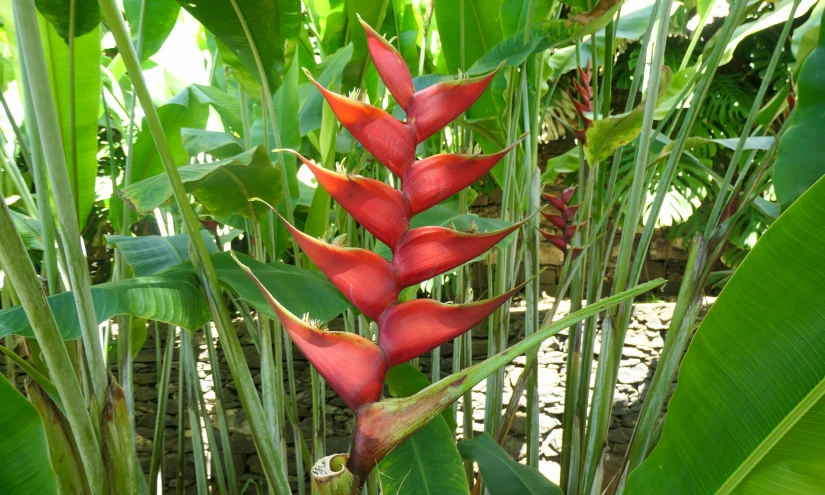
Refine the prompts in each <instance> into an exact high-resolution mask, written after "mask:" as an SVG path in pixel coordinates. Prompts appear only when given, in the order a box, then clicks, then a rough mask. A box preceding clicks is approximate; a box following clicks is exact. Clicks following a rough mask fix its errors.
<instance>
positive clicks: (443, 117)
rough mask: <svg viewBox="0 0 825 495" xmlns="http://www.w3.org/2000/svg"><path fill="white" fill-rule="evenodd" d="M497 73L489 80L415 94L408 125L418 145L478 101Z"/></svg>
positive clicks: (448, 83)
mask: <svg viewBox="0 0 825 495" xmlns="http://www.w3.org/2000/svg"><path fill="white" fill-rule="evenodd" d="M496 73H498V69H496V70H494V71H493V72H491V73H489V74H487V75H486V76H481V77H474V78H471V79H457V80H455V81H446V82H442V83H438V84H434V85H432V86H430V87H429V88H426V89H423V90H421V91H418V92H416V93H415V94H414V95H413V97H412V100H411V101H410V105H409V109H408V110H407V125H408V126H409V127H411V128H412V129H413V131H415V136H416V139H417V142H419V143H420V142H421V141H424V140H425V139H427V138H428V137H430V136H432V135H433V134H435V133H436V132H438V131H439V130H441V129H442V128H443V127H444V126H446V125H447V124H449V123H450V122H452V121H453V120H455V118H456V117H458V116H459V115H461V114H462V113H464V111H465V110H467V109H468V108H470V106H471V105H472V104H473V103H475V102H476V100H478V99H479V98H480V97H481V95H482V93H484V90H485V89H487V86H488V85H489V84H490V81H492V80H493V77H494V76H495V75H496Z"/></svg>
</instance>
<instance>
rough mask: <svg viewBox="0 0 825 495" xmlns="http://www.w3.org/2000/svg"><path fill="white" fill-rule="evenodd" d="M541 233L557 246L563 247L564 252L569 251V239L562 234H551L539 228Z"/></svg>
mask: <svg viewBox="0 0 825 495" xmlns="http://www.w3.org/2000/svg"><path fill="white" fill-rule="evenodd" d="M539 233H540V234H541V235H542V236H543V237H544V238H545V239H547V240H548V241H549V242H550V244H552V245H554V246H556V247H557V248H559V249H561V250H562V251H564V252H567V239H565V238H564V237H562V236H560V235H556V234H550V233H547V232H545V231H543V230H539Z"/></svg>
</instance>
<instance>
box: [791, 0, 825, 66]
mask: <svg viewBox="0 0 825 495" xmlns="http://www.w3.org/2000/svg"><path fill="white" fill-rule="evenodd" d="M823 10H825V3H822V2H819V3H818V4H817V5H816V7H814V9H813V10H812V11H811V16H810V17H808V20H807V21H805V22H804V23H803V24H802V25H801V26H798V27H796V28H795V29H794V30H793V35H792V36H791V53H792V54H793V56H794V57H795V58H796V67H795V68H794V73H798V72H799V68H800V67H801V66H802V64H804V63H805V59H807V58H808V55H810V54H811V52H812V51H813V50H814V48H815V47H816V45H817V44H818V43H819V26H820V25H821V24H822V11H823Z"/></svg>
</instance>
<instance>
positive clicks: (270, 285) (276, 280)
mask: <svg viewBox="0 0 825 495" xmlns="http://www.w3.org/2000/svg"><path fill="white" fill-rule="evenodd" d="M235 254H236V256H237V257H238V259H239V260H241V263H243V264H244V265H246V266H248V267H249V269H250V270H252V272H253V273H254V274H255V276H256V277H258V279H259V280H260V281H261V283H262V284H264V287H266V288H267V290H269V292H270V293H271V294H272V295H273V296H274V297H275V298H276V299H277V300H278V302H280V303H281V304H282V305H283V306H284V307H285V308H286V309H288V310H289V311H290V312H291V313H292V314H295V315H298V316H303V315H305V314H307V313H308V314H309V316H310V317H311V318H313V319H317V320H321V321H324V322H326V321H329V320H331V319H333V318H335V317H336V316H338V315H340V314H341V313H343V312H344V311H345V310H346V309H347V308H349V303H348V302H347V300H346V299H344V296H342V295H341V293H340V292H338V289H336V288H335V286H333V285H332V284H331V283H330V282H329V281H328V280H327V279H325V278H324V277H322V276H321V275H319V274H317V273H315V272H313V271H310V270H307V269H305V268H300V267H297V266H294V265H285V264H283V263H270V264H268V265H265V264H263V263H261V262H259V261H255V260H254V259H252V258H250V257H249V256H246V255H244V254H241V253H235ZM212 264H213V265H214V266H215V273H217V275H218V279H219V280H220V282H221V284H222V285H224V286H225V287H226V288H228V289H230V290H232V292H234V293H236V294H238V296H240V298H241V299H243V300H244V301H246V302H248V303H250V304H252V305H253V306H254V307H255V308H256V309H257V310H258V311H260V312H262V313H264V314H265V315H267V316H269V317H270V318H273V319H275V318H277V316H276V315H275V312H274V311H272V308H271V307H270V306H269V303H267V302H266V300H265V299H264V296H263V295H262V294H261V291H260V290H259V289H258V287H257V286H256V285H255V283H254V282H252V280H251V279H250V278H249V276H248V275H247V274H246V273H244V272H243V271H242V270H241V268H240V267H239V266H238V264H237V263H235V261H234V260H233V259H232V257H231V256H230V254H229V253H218V254H215V255H213V256H212Z"/></svg>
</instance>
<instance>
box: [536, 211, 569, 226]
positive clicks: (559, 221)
mask: <svg viewBox="0 0 825 495" xmlns="http://www.w3.org/2000/svg"><path fill="white" fill-rule="evenodd" d="M541 214H542V215H543V216H544V218H546V219H547V221H548V222H550V223H552V224H553V226H555V227H556V228H557V229H563V228H564V227H565V226H566V225H567V220H566V219H564V218H563V217H560V216H558V215H553V214H550V213H545V212H541Z"/></svg>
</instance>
